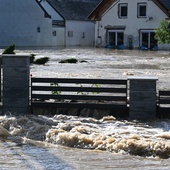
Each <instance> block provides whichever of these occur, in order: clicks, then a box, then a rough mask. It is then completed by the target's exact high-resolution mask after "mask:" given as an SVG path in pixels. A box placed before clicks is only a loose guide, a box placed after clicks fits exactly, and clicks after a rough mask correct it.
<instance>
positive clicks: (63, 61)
mask: <svg viewBox="0 0 170 170" xmlns="http://www.w3.org/2000/svg"><path fill="white" fill-rule="evenodd" d="M77 62H78V60H77V59H75V58H70V59H66V60H61V61H59V63H77Z"/></svg>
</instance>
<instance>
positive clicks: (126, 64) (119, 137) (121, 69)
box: [0, 48, 170, 170]
mask: <svg viewBox="0 0 170 170" xmlns="http://www.w3.org/2000/svg"><path fill="white" fill-rule="evenodd" d="M2 51H3V49H1V50H0V52H2ZM23 53H24V54H36V58H40V57H49V59H50V60H49V62H48V63H46V64H45V65H34V64H33V65H31V66H30V68H31V70H30V73H31V75H32V76H34V77H80V78H81V77H83V78H85V77H87V78H127V77H129V76H154V77H155V76H156V77H158V79H159V81H158V89H169V87H170V86H169V84H170V79H169V77H170V71H169V69H170V67H169V65H170V58H169V52H168V51H138V50H132V51H129V50H123V51H122V50H110V49H96V48H70V49H69V48H68V49H56V48H34V49H33V48H25V49H24V48H20V49H19V48H18V49H17V50H16V54H23ZM68 58H76V59H77V60H78V61H79V62H78V63H77V64H61V63H59V61H60V60H63V59H68ZM83 60H84V61H86V62H81V61H83ZM73 115H74V114H73ZM73 115H72V116H71V115H64V114H59V115H53V116H46V115H11V114H10V113H7V114H6V115H1V116H0V134H3V133H4V132H5V133H6V135H5V136H4V135H1V137H0V152H1V154H0V169H2V170H6V169H10V170H11V169H15V170H16V169H24V170H25V169H31V170H32V169H38V170H40V169H42V170H44V169H45V170H47V169H49V170H53V169H54V170H57V169H62V170H64V169H67V170H72V169H77V170H79V169H121V170H122V169H126V170H132V169H135V170H136V169H141V170H143V169H145V170H151V169H154V170H156V169H159V170H162V169H164V170H165V169H166V170H169V168H170V164H169V159H165V158H169V157H170V120H168V119H167V120H152V121H149V122H140V121H137V120H133V121H130V120H119V119H117V118H115V117H112V116H106V117H103V118H102V119H95V118H91V117H78V116H73ZM1 127H2V128H1ZM2 129H3V131H1V130H2ZM1 132H2V133H1ZM63 160H65V161H66V162H65V161H63Z"/></svg>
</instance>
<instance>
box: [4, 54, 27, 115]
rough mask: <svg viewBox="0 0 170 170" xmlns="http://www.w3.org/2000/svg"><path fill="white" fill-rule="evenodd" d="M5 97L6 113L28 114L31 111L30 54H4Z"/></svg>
mask: <svg viewBox="0 0 170 170" xmlns="http://www.w3.org/2000/svg"><path fill="white" fill-rule="evenodd" d="M2 68H3V99H2V111H3V114H5V113H12V114H13V113H15V114H26V113H28V112H29V75H30V56H29V55H13V54H5V55H2Z"/></svg>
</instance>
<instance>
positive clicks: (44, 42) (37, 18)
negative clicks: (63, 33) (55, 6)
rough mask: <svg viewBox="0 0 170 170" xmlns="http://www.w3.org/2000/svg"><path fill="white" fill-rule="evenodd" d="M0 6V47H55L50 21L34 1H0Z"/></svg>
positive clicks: (55, 41)
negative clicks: (14, 45) (38, 29)
mask: <svg viewBox="0 0 170 170" xmlns="http://www.w3.org/2000/svg"><path fill="white" fill-rule="evenodd" d="M0 4H1V5H0V23H1V24H0V46H9V45H11V44H13V43H14V44H16V46H53V45H56V43H57V40H53V35H52V26H51V25H52V21H51V19H50V18H45V17H44V12H43V10H42V9H41V8H40V6H39V5H38V4H37V2H36V1H35V0H0ZM38 27H39V28H40V32H37V28H38Z"/></svg>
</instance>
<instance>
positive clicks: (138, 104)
mask: <svg viewBox="0 0 170 170" xmlns="http://www.w3.org/2000/svg"><path fill="white" fill-rule="evenodd" d="M128 80H129V86H130V87H129V91H130V92H129V105H130V106H129V118H130V119H140V120H149V119H154V118H156V100H157V96H156V82H157V80H158V78H156V77H129V78H128Z"/></svg>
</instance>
